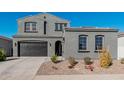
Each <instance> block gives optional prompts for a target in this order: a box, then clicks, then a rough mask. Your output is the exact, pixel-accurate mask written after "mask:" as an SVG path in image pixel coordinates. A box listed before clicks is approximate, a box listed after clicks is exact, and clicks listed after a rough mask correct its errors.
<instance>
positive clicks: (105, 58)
mask: <svg viewBox="0 0 124 93" xmlns="http://www.w3.org/2000/svg"><path fill="white" fill-rule="evenodd" d="M111 64H112V58H111V55H110V53H109V52H108V51H107V49H106V48H104V49H102V51H101V53H100V66H101V67H103V68H108V67H109V66H110V65H111Z"/></svg>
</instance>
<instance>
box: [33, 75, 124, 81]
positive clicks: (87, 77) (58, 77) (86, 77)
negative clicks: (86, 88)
mask: <svg viewBox="0 0 124 93" xmlns="http://www.w3.org/2000/svg"><path fill="white" fill-rule="evenodd" d="M34 79H35V80H124V74H99V75H43V76H36V77H35V78H34Z"/></svg>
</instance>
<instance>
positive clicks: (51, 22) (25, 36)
mask: <svg viewBox="0 0 124 93" xmlns="http://www.w3.org/2000/svg"><path fill="white" fill-rule="evenodd" d="M17 21H18V32H17V34H16V35H14V36H13V55H14V56H18V46H19V45H18V42H23V41H27V42H28V41H30V42H31V41H33V42H37V41H39V42H43V41H46V42H47V43H48V44H47V50H48V53H47V56H52V55H54V54H55V50H56V49H55V47H56V46H55V44H56V42H57V41H61V44H62V56H63V57H65V58H68V57H69V56H73V57H75V58H84V57H87V56H89V57H91V58H98V52H95V35H104V47H107V48H109V50H110V52H111V54H112V58H114V59H116V58H117V30H116V29H109V28H101V29H98V28H89V29H86V28H78V29H75V28H71V27H70V22H69V21H68V20H65V19H61V18H59V17H56V16H53V15H51V14H47V13H43V14H38V15H35V16H28V17H24V18H20V19H18V20H17ZM44 21H47V28H46V34H44V33H43V32H44V27H43V23H44ZM25 22H37V32H35V33H30V32H25V29H24V28H25V25H24V24H25ZM55 23H66V24H67V27H66V28H64V30H63V31H56V30H55ZM82 34H85V35H88V43H87V47H88V50H87V52H86V51H85V52H82V51H79V50H78V47H79V35H82Z"/></svg>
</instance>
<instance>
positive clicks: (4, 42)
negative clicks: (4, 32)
mask: <svg viewBox="0 0 124 93" xmlns="http://www.w3.org/2000/svg"><path fill="white" fill-rule="evenodd" d="M0 49H3V50H4V51H5V54H6V56H12V39H10V38H7V37H4V36H0Z"/></svg>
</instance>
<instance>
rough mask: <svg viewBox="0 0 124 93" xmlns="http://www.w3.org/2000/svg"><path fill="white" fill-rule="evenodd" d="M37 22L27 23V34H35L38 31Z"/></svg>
mask: <svg viewBox="0 0 124 93" xmlns="http://www.w3.org/2000/svg"><path fill="white" fill-rule="evenodd" d="M36 25H37V23H36V22H25V32H35V31H36V30H37V28H36V27H37V26H36Z"/></svg>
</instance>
